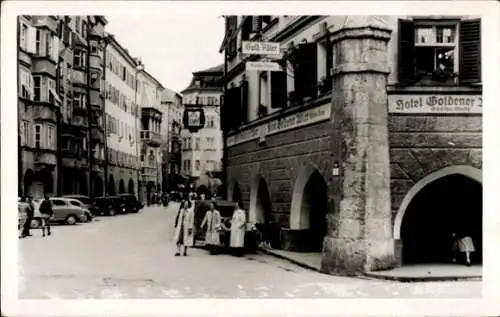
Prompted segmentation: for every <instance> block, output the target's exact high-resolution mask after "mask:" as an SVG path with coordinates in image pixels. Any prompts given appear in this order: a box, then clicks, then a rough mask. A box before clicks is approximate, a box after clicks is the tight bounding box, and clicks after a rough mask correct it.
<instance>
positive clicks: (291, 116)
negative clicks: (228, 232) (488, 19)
mask: <svg viewBox="0 0 500 317" xmlns="http://www.w3.org/2000/svg"><path fill="white" fill-rule="evenodd" d="M480 26H481V21H480V19H478V18H477V17H473V16H453V17H443V16H440V17H434V16H428V17H424V16H418V17H412V16H228V17H226V34H225V38H224V41H223V44H222V47H221V51H223V52H224V56H225V75H224V78H223V82H224V90H225V98H224V104H223V106H222V113H223V120H222V121H223V124H224V132H225V136H226V138H225V144H226V148H225V157H224V162H225V167H226V168H227V172H226V173H227V175H226V178H225V181H227V184H228V188H227V195H228V197H229V199H232V200H238V201H242V203H243V206H244V209H245V210H248V217H249V220H250V221H251V222H253V223H256V224H265V225H266V228H267V229H266V230H267V234H266V236H267V237H268V239H269V241H270V244H271V246H272V248H274V249H284V250H287V251H294V252H309V253H311V254H314V253H316V254H317V258H318V265H320V267H321V270H322V271H323V272H327V273H339V274H348V275H350V274H358V273H360V272H367V271H377V270H384V269H390V268H393V267H396V266H401V265H403V266H404V265H406V264H418V263H429V262H431V263H434V262H436V263H439V262H444V261H447V258H449V257H450V248H451V247H450V246H451V245H452V243H453V234H454V233H455V232H457V231H466V232H468V234H469V235H470V236H471V237H472V239H473V240H474V243H475V245H476V251H477V252H475V257H474V259H473V262H475V263H481V261H482V260H481V250H482V184H481V183H482V171H481V169H482V85H481V54H480V52H481V51H480V49H481V27H480ZM249 41H250V42H260V43H266V42H271V43H270V44H268V45H265V44H259V43H257V45H255V43H248V42H249ZM272 43H279V46H278V49H277V52H276V50H275V51H273V46H272ZM259 63H260V64H259ZM265 64H273V65H275V64H278V65H279V66H280V69H279V70H277V69H276V68H272V67H270V66H269V67H268V68H266V67H267V66H266V67H263V66H262V65H265ZM191 165H192V163H191V164H188V166H191ZM448 260H449V259H448ZM319 263H320V264H319Z"/></svg>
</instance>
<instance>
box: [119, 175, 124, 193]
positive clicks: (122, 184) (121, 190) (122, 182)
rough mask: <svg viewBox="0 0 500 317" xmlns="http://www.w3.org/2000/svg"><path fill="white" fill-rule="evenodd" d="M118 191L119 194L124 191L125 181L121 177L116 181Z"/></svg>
mask: <svg viewBox="0 0 500 317" xmlns="http://www.w3.org/2000/svg"><path fill="white" fill-rule="evenodd" d="M118 192H119V193H120V194H124V193H125V182H124V181H123V178H121V179H120V181H119V182H118Z"/></svg>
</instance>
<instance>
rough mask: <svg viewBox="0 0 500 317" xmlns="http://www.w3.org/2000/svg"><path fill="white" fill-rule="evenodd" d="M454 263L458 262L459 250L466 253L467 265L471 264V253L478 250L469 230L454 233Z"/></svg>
mask: <svg viewBox="0 0 500 317" xmlns="http://www.w3.org/2000/svg"><path fill="white" fill-rule="evenodd" d="M452 235H453V263H456V262H457V254H458V252H460V253H463V254H465V265H467V266H470V265H471V263H472V262H471V253H472V252H476V248H475V247H474V241H473V240H472V237H471V236H470V235H469V234H468V233H467V232H458V233H453V234H452Z"/></svg>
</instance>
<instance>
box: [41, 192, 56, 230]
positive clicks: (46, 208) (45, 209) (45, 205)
mask: <svg viewBox="0 0 500 317" xmlns="http://www.w3.org/2000/svg"><path fill="white" fill-rule="evenodd" d="M40 214H41V228H42V236H43V237H45V229H47V235H48V236H50V235H51V232H50V218H52V216H53V215H54V210H53V209H52V203H51V202H50V199H49V195H47V194H45V195H44V199H43V200H42V203H41V204H40Z"/></svg>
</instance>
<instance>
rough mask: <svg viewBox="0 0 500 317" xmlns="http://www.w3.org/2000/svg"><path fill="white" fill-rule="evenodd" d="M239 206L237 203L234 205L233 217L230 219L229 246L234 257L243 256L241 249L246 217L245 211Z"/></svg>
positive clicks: (243, 244) (243, 242) (243, 243)
mask: <svg viewBox="0 0 500 317" xmlns="http://www.w3.org/2000/svg"><path fill="white" fill-rule="evenodd" d="M240 206H241V205H240V203H238V202H237V203H236V204H235V208H234V212H233V217H232V219H231V238H230V240H229V246H230V247H231V249H232V251H233V255H234V256H243V248H244V246H245V229H246V215H245V211H244V210H243V209H241V208H240Z"/></svg>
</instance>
